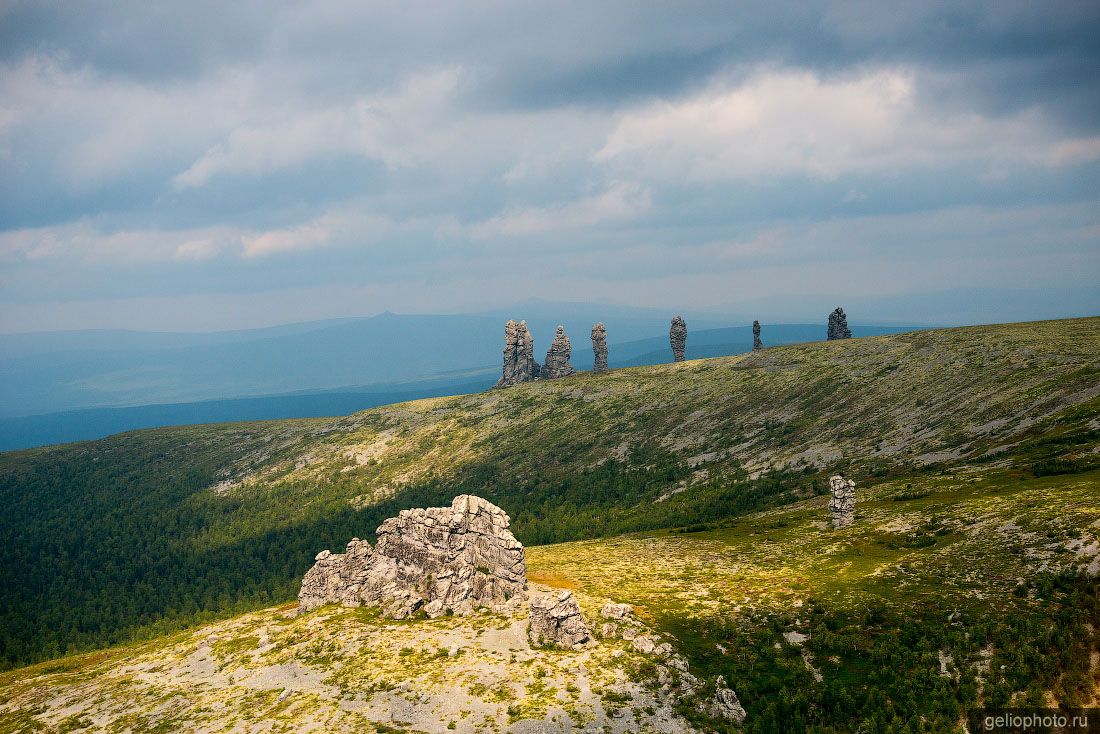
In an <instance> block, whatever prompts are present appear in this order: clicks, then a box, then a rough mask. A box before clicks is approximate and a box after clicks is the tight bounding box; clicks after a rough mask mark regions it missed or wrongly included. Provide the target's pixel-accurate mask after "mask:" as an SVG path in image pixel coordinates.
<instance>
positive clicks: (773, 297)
mask: <svg viewBox="0 0 1100 734" xmlns="http://www.w3.org/2000/svg"><path fill="white" fill-rule="evenodd" d="M123 6H127V7H123ZM231 6H232V7H231ZM1098 37H1100V3H1096V2H1093V1H1091V0H1089V1H1085V2H1041V3H1040V2H1013V1H1012V0H996V1H995V2H988V3H981V2H961V3H957V4H956V3H940V2H937V3H919V2H906V3H885V2H881V0H871V1H869V2H824V3H818V2H806V3H785V2H769V3H744V4H741V5H733V4H730V3H727V2H721V3H717V2H716V3H706V2H687V3H680V2H667V3H640V2H610V1H608V2H595V3H594V2H590V1H586V2H578V3H569V2H545V1H543V2H517V1H515V0H509V1H507V2H504V1H502V2H461V3H458V2H455V3H449V2H448V3H443V2H439V3H416V2H409V1H408V0H402V1H400V2H359V1H357V0H355V1H353V0H339V1H336V0H333V1H317V2H292V3H289V2H288V3H274V2H248V3H238V4H231V3H225V2H224V1H222V0H218V1H217V2H202V1H199V0H187V1H186V2H178V3H172V2H150V3H144V2H140V3H115V2H102V3H88V2H78V1H74V2H63V3H55V2H38V3H23V2H14V3H13V2H9V1H0V268H2V269H0V331H23V330H34V329H56V328H82V327H100V326H122V327H130V328H163V329H176V328H184V329H205V328H224V327H238V326H251V325H262V324H272V323H281V322H287V321H301V320H307V319H313V318H323V317H328V316H344V315H360V314H370V313H374V312H378V311H382V310H385V309H390V310H394V311H399V312H454V311H465V310H475V309H479V308H483V307H492V306H499V305H503V304H507V303H511V302H516V301H519V300H522V299H526V298H531V297H535V298H544V299H553V300H583V301H606V302H615V303H624V304H633V305H645V306H658V307H662V308H665V307H667V308H676V309H684V310H691V309H695V310H710V311H723V312H729V313H731V314H733V315H735V316H736V317H738V318H740V317H741V316H743V315H745V314H748V313H749V312H750V311H751V313H752V315H755V316H757V317H761V318H763V319H764V320H773V321H774V320H785V319H786V320H789V319H796V318H798V317H799V316H803V315H805V316H809V315H811V314H817V313H818V312H819V311H820V312H821V313H822V314H823V313H826V312H827V310H828V309H827V308H826V307H827V306H831V305H832V303H833V301H837V302H842V303H849V302H852V303H867V304H872V303H873V304H879V307H880V308H881V313H880V314H879V315H880V316H882V317H883V318H891V319H898V320H909V321H914V322H928V321H934V320H941V321H942V320H944V318H945V317H944V315H943V312H942V309H941V310H940V311H939V312H937V311H936V309H934V308H928V309H924V308H923V307H922V304H935V303H941V304H950V308H951V309H955V310H956V313H955V314H954V316H955V320H957V321H959V322H966V321H974V320H982V319H986V320H989V319H991V318H992V319H996V318H997V317H999V316H1003V317H1004V318H1006V319H1014V318H1026V317H1027V313H1022V310H1026V309H1025V308H1024V306H1025V305H1026V307H1027V308H1032V306H1033V304H1038V305H1037V306H1035V308H1036V315H1041V316H1052V315H1057V314H1061V313H1066V314H1069V313H1090V312H1092V313H1095V312H1100V290H1098V285H1097V284H1098V283H1100V43H1098V42H1097V38H1098ZM967 293H974V294H980V295H975V299H974V302H973V303H970V302H969V301H968V299H967V296H966V294H967ZM979 302H980V303H979ZM891 304H895V305H891ZM991 304H992V306H991ZM1022 304H1023V305H1022ZM991 307H992V311H991V310H990V308H991ZM822 318H823V316H822Z"/></svg>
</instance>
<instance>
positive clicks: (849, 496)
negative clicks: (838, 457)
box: [829, 474, 856, 528]
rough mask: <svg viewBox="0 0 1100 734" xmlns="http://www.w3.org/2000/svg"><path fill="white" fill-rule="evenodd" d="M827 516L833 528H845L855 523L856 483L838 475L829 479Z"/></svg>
mask: <svg viewBox="0 0 1100 734" xmlns="http://www.w3.org/2000/svg"><path fill="white" fill-rule="evenodd" d="M829 491H830V492H831V493H832V497H831V498H830V499H829V516H830V519H831V521H832V524H833V527H834V528H846V527H848V526H850V525H851V524H852V523H853V522H855V513H856V483H855V482H854V481H852V480H851V479H845V478H844V477H842V476H840V475H839V474H838V475H835V476H832V477H829Z"/></svg>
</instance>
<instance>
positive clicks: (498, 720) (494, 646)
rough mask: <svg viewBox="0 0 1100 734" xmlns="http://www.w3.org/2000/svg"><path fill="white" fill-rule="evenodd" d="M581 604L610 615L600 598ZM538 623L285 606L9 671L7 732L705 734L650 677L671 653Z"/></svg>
mask: <svg viewBox="0 0 1100 734" xmlns="http://www.w3.org/2000/svg"><path fill="white" fill-rule="evenodd" d="M540 588H542V590H545V588H544V587H537V586H536V587H535V590H536V591H538V590H539V589H540ZM580 600H581V604H582V606H583V607H584V609H585V612H586V614H587V615H588V616H589V618H590V619H592V620H597V619H599V617H598V609H599V606H600V602H601V600H598V599H594V598H591V597H584V596H581V597H580ZM527 629H528V621H527V615H526V612H520V613H516V614H513V615H502V614H494V613H482V614H475V615H473V616H469V617H464V618H460V617H442V618H439V619H434V620H429V619H416V620H408V621H401V622H395V621H393V620H387V619H383V618H381V617H380V616H378V614H377V610H374V609H365V608H342V607H338V606H333V605H329V606H326V607H322V608H320V609H317V610H314V611H312V612H307V613H304V614H301V615H299V614H297V613H296V610H295V609H294V608H292V607H289V606H283V607H276V608H272V609H267V610H263V611H261V612H257V613H254V614H249V615H245V616H242V617H238V618H236V619H233V620H229V621H225V622H220V623H217V624H212V625H208V626H205V627H202V628H200V629H197V630H194V631H190V632H188V633H184V634H178V635H175V636H172V637H169V638H164V639H161V640H158V641H156V642H153V643H147V644H145V645H139V646H136V647H130V648H116V649H112V650H107V651H104V652H101V653H95V654H91V655H86V656H81V657H76V658H67V659H64V660H61V661H55V662H53V663H46V664H43V665H40V666H36V667H34V668H28V669H25V670H23V671H20V673H19V674H18V676H17V677H16V678H14V679H13V676H12V675H5V676H3V680H0V691H2V694H0V696H2V697H0V701H2V703H0V729H3V730H5V731H32V730H34V729H36V728H37V729H41V730H46V731H112V732H114V731H117V732H143V731H166V732H167V731H188V732H211V733H213V732H345V731H346V732H364V731H367V732H369V731H379V732H394V731H408V732H450V731H457V732H470V733H473V732H515V733H516V734H521V733H524V734H527V733H534V732H569V731H584V732H605V733H607V734H623V733H625V732H689V731H692V729H691V727H690V726H689V725H688V724H687V722H685V721H684V720H683V719H682V718H681V717H680V716H679V715H678V714H677V713H676V712H675V710H674V707H673V706H672V704H671V701H670V699H669V697H668V695H667V694H666V693H662V691H661V690H660V688H659V682H658V681H657V680H655V679H653V678H647V677H646V675H645V674H643V672H642V671H646V670H648V671H653V670H654V669H655V667H654V665H653V663H654V662H659V661H660V658H661V656H662V655H664V657H666V658H667V657H668V656H669V655H670V654H671V653H670V652H669V651H668V650H667V648H666V649H665V650H656V651H654V652H651V653H650V654H643V653H641V652H639V651H638V650H637V649H636V647H637V646H635V645H634V644H632V641H628V640H623V639H621V638H614V637H609V638H605V639H603V640H600V641H593V642H592V643H590V644H589V645H587V646H585V647H583V648H581V649H579V650H558V649H548V648H536V647H532V645H531V644H530V643H529V642H528V635H527ZM650 638H651V639H657V640H658V642H659V638H658V637H656V636H655V635H653V633H650ZM20 726H22V727H23V728H20Z"/></svg>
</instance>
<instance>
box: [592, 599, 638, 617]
mask: <svg viewBox="0 0 1100 734" xmlns="http://www.w3.org/2000/svg"><path fill="white" fill-rule="evenodd" d="M600 616H601V617H603V618H605V619H627V618H630V617H633V616H634V607H632V606H630V605H629V604H616V603H615V602H610V601H609V602H607V603H606V604H604V605H603V607H601V608H600Z"/></svg>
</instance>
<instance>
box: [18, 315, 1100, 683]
mask: <svg viewBox="0 0 1100 734" xmlns="http://www.w3.org/2000/svg"><path fill="white" fill-rule="evenodd" d="M1098 440H1100V319H1097V318H1091V319H1075V320H1065V321H1051V322H1041V323H1027V324H1010V325H999V326H989V327H973V328H963V329H943V330H934V331H921V332H916V333H912V334H900V335H892V336H884V337H873V338H865V339H853V340H846V341H841V342H819V343H814V344H804V345H797V346H786V347H776V348H773V349H768V350H765V351H763V352H760V353H755V354H749V355H743V356H738V357H729V358H717V359H708V360H697V361H693V362H685V363H680V364H669V365H661V366H656V367H643V368H634V369H626V370H617V371H614V372H612V373H610V374H607V375H599V376H596V375H589V374H582V375H578V376H576V377H574V378H570V379H567V380H561V381H556V382H549V383H535V384H530V385H522V386H518V387H514V388H510V389H507V390H499V391H491V392H488V393H481V394H476V395H468V396H459V397H453V398H436V399H429V400H421V401H416V402H412V403H405V404H401V405H395V406H387V407H384V408H378V409H373V410H370V411H365V412H363V413H357V414H355V415H352V416H348V417H344V418H336V419H310V420H301V421H275V422H264V423H250V424H231V425H217V426H193V427H183V428H170V429H157V430H151V431H139V432H133V433H128V434H121V435H118V436H113V437H110V438H107V439H103V440H101V441H95V442H89V443H81V444H71V445H66V446H58V447H50V448H45V449H37V450H31V451H23V452H14V453H9V454H3V455H0V501H2V502H3V506H4V508H5V512H4V513H3V514H2V515H0V584H2V585H3V588H5V589H8V590H14V591H10V592H7V593H5V594H3V595H2V596H0V660H2V661H3V662H4V663H5V664H6V665H9V666H10V665H17V664H26V663H29V662H33V661H35V660H40V659H44V658H46V657H53V656H56V655H59V654H63V653H66V652H74V651H78V650H82V649H87V648H90V647H94V646H101V645H104V644H113V643H117V642H120V641H124V640H127V639H131V638H133V637H135V636H149V635H153V634H156V633H158V632H163V631H166V630H169V629H174V628H178V627H179V626H180V625H185V624H194V623H198V622H203V621H207V620H210V619H213V618H215V617H218V616H225V615H227V614H230V613H233V612H239V611H245V610H249V609H256V608H259V607H261V606H264V605H266V604H271V603H276V602H281V601H285V600H288V599H291V598H293V596H294V594H295V593H296V591H297V584H298V581H299V579H300V578H301V575H302V573H304V571H305V570H306V569H307V568H308V567H309V565H310V563H311V562H312V558H313V555H314V554H315V553H316V551H317V550H319V549H321V548H325V547H329V548H337V547H340V546H342V545H343V543H344V542H346V540H347V539H348V538H350V537H352V536H359V537H368V536H369V535H370V534H371V532H372V531H373V529H374V527H376V526H377V524H378V523H379V522H380V521H381V520H382V519H383V518H385V517H387V516H389V515H392V514H394V513H395V512H396V510H398V509H400V508H402V507H409V506H423V505H425V504H441V503H446V502H449V500H450V498H451V497H453V496H454V495H456V494H459V493H463V492H470V493H476V494H480V495H482V496H484V497H486V498H488V499H490V500H492V501H493V502H495V503H497V504H499V505H501V506H502V507H504V508H506V509H507V510H508V511H509V513H510V514H511V515H512V517H513V519H514V526H515V529H516V534H517V536H518V537H519V538H520V540H522V541H523V542H524V543H526V544H542V543H553V542H560V541H565V540H575V539H584V538H598V537H605V536H609V535H614V534H618V533H623V532H630V531H640V530H648V529H655V528H668V527H675V526H693V527H694V528H697V529H698V528H707V527H712V526H715V525H716V524H720V522H721V521H722V520H723V519H724V518H729V517H734V516H737V515H740V514H744V513H747V512H751V511H757V510H761V509H765V508H769V507H771V508H774V507H779V506H782V505H785V504H786V503H790V502H796V501H808V500H809V499H810V498H813V497H815V496H816V495H817V494H820V493H822V492H823V491H824V489H823V487H824V483H823V479H824V477H826V476H827V475H828V473H830V472H833V471H837V470H844V471H846V472H847V473H848V474H849V476H853V477H854V478H855V479H856V481H857V482H858V483H859V485H860V486H861V487H863V486H867V485H868V484H872V483H877V482H879V481H885V480H890V479H897V478H901V477H908V478H910V479H909V480H907V481H908V483H913V484H914V485H915V486H919V485H920V482H921V478H922V477H928V476H935V475H936V473H937V472H939V471H941V470H943V469H944V468H945V467H947V468H956V467H961V466H972V467H977V468H978V469H980V470H981V471H982V472H989V473H993V472H1002V473H1004V472H1008V473H1010V474H1012V473H1014V474H1012V475H1013V476H1019V477H1025V478H1027V477H1032V478H1034V477H1043V476H1076V475H1078V474H1082V473H1087V471H1088V470H1089V469H1091V468H1093V467H1096V466H1097V465H1098V464H1100V455H1098V453H1097V444H1098ZM818 501H819V500H818ZM929 532H930V533H931V534H932V535H934V531H929ZM914 542H916V541H914ZM920 542H924V541H920Z"/></svg>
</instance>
